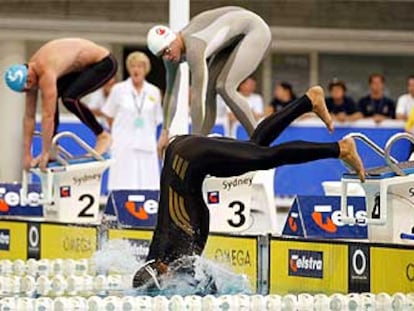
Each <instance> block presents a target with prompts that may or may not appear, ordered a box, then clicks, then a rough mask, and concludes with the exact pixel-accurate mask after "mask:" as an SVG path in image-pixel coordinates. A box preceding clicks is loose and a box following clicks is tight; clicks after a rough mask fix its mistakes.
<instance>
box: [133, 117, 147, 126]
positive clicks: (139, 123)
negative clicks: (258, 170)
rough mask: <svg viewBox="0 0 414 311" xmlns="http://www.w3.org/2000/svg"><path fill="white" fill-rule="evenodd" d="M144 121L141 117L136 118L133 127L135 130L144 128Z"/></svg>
mask: <svg viewBox="0 0 414 311" xmlns="http://www.w3.org/2000/svg"><path fill="white" fill-rule="evenodd" d="M144 124H145V120H144V118H142V117H136V118H135V120H134V126H135V128H138V129H141V128H143V127H144Z"/></svg>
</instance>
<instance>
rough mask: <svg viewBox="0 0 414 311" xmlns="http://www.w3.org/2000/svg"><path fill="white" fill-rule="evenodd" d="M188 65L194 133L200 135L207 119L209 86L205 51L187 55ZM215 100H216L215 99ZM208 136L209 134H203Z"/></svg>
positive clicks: (198, 50)
mask: <svg viewBox="0 0 414 311" xmlns="http://www.w3.org/2000/svg"><path fill="white" fill-rule="evenodd" d="M187 60H188V64H189V66H190V68H191V83H190V84H191V101H190V105H191V118H192V124H193V133H196V134H200V133H201V131H202V124H203V122H204V118H205V111H206V108H205V105H206V104H207V103H206V96H207V85H208V79H209V76H208V66H207V60H206V59H205V57H204V50H202V49H197V50H196V52H193V53H188V54H187ZM214 99H215V98H214ZM201 134H208V133H201Z"/></svg>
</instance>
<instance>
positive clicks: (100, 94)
mask: <svg viewBox="0 0 414 311" xmlns="http://www.w3.org/2000/svg"><path fill="white" fill-rule="evenodd" d="M83 101H84V103H85V104H86V106H88V108H89V109H94V110H100V109H101V108H102V107H103V105H104V104H105V101H106V97H105V94H104V91H103V88H102V87H101V88H99V89H97V90H96V91H94V92H92V93H90V94H88V95H87V96H85V98H84V99H83Z"/></svg>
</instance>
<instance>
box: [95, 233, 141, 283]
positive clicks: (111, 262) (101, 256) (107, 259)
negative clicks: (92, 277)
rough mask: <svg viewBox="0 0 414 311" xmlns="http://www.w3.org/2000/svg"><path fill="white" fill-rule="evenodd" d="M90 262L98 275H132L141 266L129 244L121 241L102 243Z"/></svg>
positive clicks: (126, 241)
mask: <svg viewBox="0 0 414 311" xmlns="http://www.w3.org/2000/svg"><path fill="white" fill-rule="evenodd" d="M91 260H92V262H93V263H94V264H95V266H96V271H97V272H98V273H99V274H115V273H116V274H121V275H127V274H132V273H134V272H135V270H136V269H137V267H138V266H140V265H141V264H143V261H141V262H139V261H138V260H137V258H136V256H135V254H134V249H133V247H132V245H131V243H130V242H129V241H128V240H122V239H116V240H108V241H106V242H104V243H103V244H102V247H101V249H100V250H98V251H96V252H95V253H94V254H93V256H92V258H91Z"/></svg>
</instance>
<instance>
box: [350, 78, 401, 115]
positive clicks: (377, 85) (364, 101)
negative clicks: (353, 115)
mask: <svg viewBox="0 0 414 311" xmlns="http://www.w3.org/2000/svg"><path fill="white" fill-rule="evenodd" d="M368 81H369V89H370V94H369V95H367V96H365V97H363V98H361V99H360V100H359V103H358V109H359V111H360V112H361V113H362V114H363V115H364V117H366V118H370V117H372V118H373V119H374V121H375V122H377V123H380V122H382V121H383V120H385V119H393V118H395V104H394V101H393V100H392V99H390V98H388V97H386V96H385V95H384V84H385V78H384V76H383V75H382V74H379V73H374V74H371V75H370V76H369V80H368Z"/></svg>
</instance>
